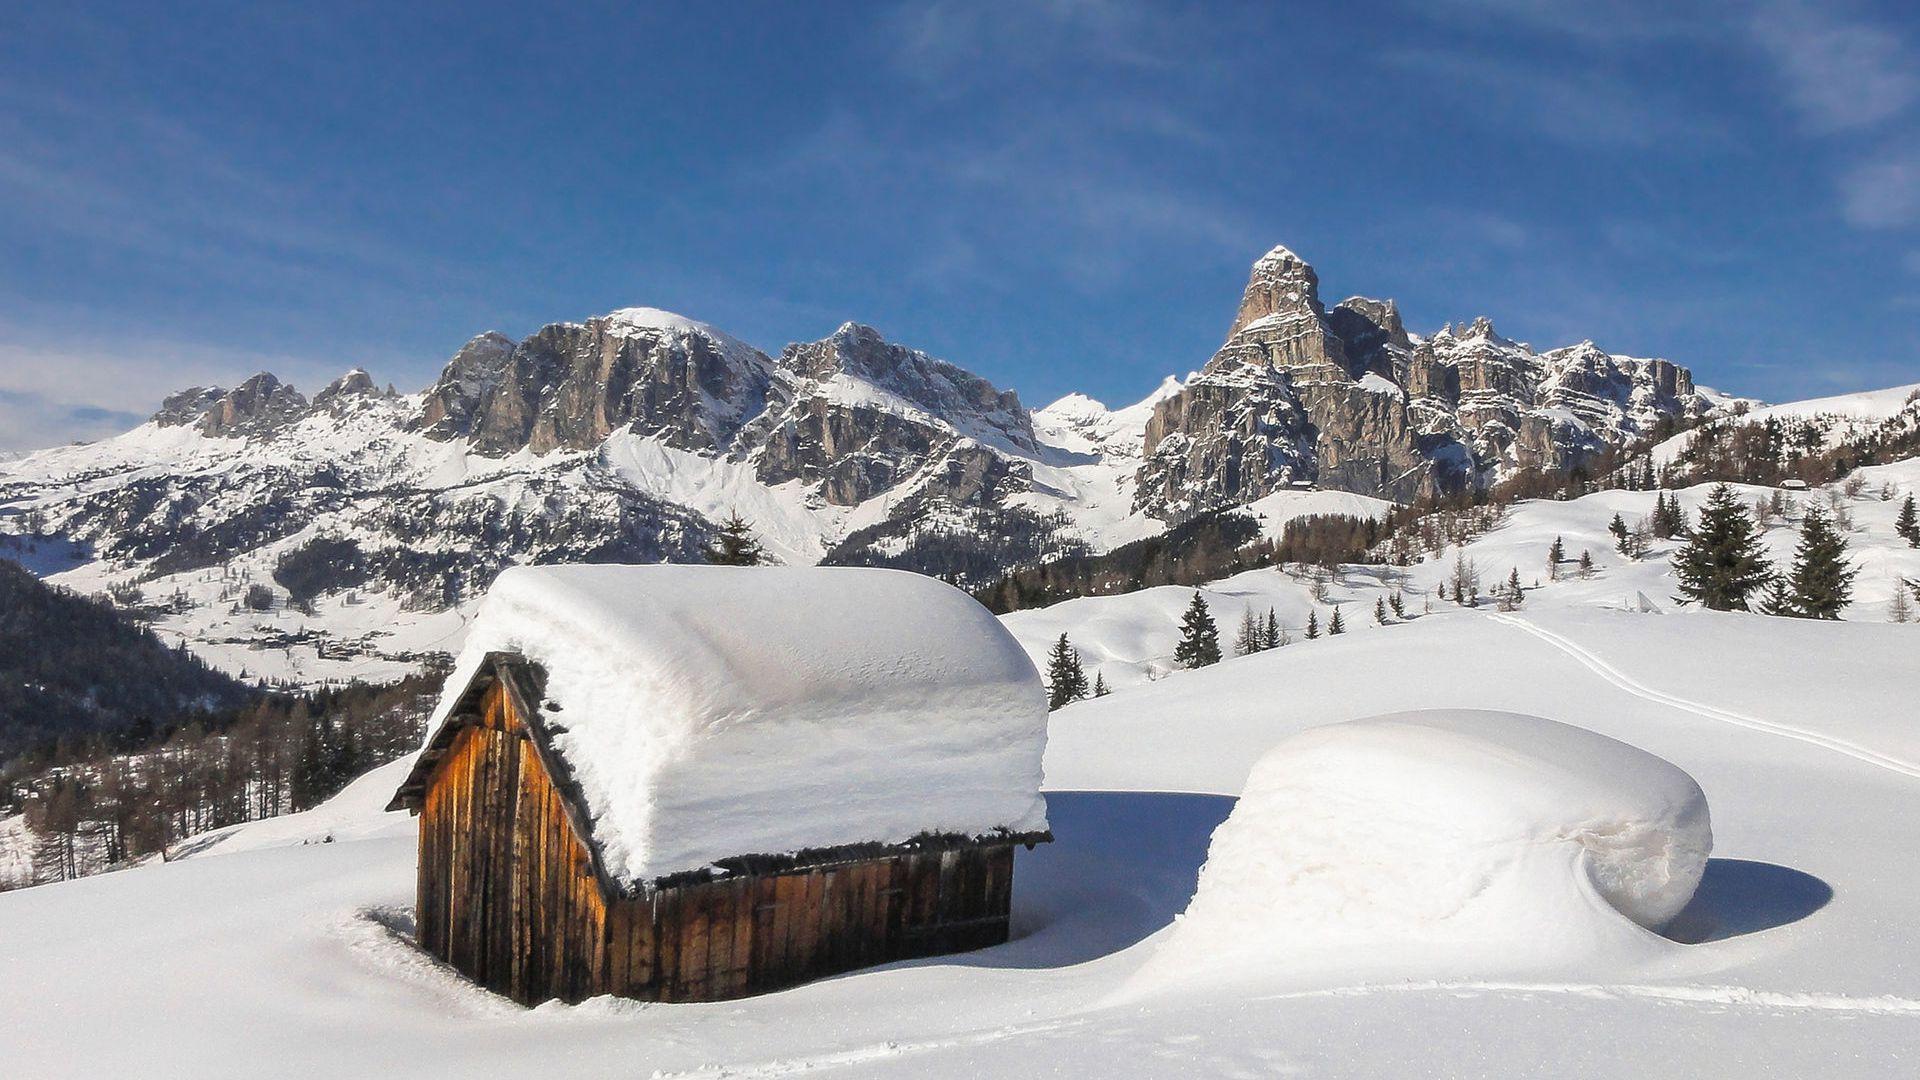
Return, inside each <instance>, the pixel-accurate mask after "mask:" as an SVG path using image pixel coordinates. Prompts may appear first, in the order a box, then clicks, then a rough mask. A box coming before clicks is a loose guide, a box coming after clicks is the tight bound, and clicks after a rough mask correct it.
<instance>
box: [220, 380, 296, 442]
mask: <svg viewBox="0 0 1920 1080" xmlns="http://www.w3.org/2000/svg"><path fill="white" fill-rule="evenodd" d="M306 408H307V399H306V398H305V397H304V396H302V395H301V393H300V391H298V390H295V389H294V388H293V387H291V386H288V385H287V384H285V383H283V382H281V381H280V380H279V379H278V378H276V377H275V376H274V375H273V373H272V372H268V371H262V372H260V373H259V374H257V375H254V376H253V377H252V378H249V379H248V380H247V381H246V382H243V383H241V384H240V385H239V386H236V387H234V388H233V389H232V390H229V391H227V392H226V393H225V394H222V395H221V396H220V398H219V400H217V401H215V402H214V403H213V405H212V406H211V407H210V408H208V409H207V411H206V413H205V414H204V415H203V416H202V417H201V418H200V430H201V431H202V432H203V433H205V434H208V435H216V436H246V435H258V434H263V433H265V432H267V431H270V430H271V429H273V428H275V427H278V426H279V425H281V424H283V423H285V422H287V421H289V420H293V419H297V418H298V417H299V416H300V414H302V413H304V412H305V411H306Z"/></svg>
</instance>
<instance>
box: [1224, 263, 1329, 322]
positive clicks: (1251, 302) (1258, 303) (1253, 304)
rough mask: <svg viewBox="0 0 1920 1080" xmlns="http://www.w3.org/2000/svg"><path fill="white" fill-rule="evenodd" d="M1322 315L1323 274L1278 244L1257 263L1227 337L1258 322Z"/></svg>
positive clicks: (1316, 317)
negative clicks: (1321, 287)
mask: <svg viewBox="0 0 1920 1080" xmlns="http://www.w3.org/2000/svg"><path fill="white" fill-rule="evenodd" d="M1322 315H1323V312H1322V309H1321V306H1320V276H1319V275H1318V274H1316V273H1314V270H1313V267H1312V266H1311V265H1310V264H1309V263H1308V262H1307V261H1306V260H1305V259H1302V258H1301V257H1300V256H1298V255H1295V254H1294V253H1293V252H1292V251H1291V250H1289V249H1288V248H1286V247H1284V246H1277V247H1275V248H1274V249H1273V250H1272V251H1269V252H1267V253H1266V254H1265V255H1262V256H1261V257H1260V258H1259V259H1258V260H1257V261H1255V262H1254V264H1253V271H1252V273H1250V274H1249V275H1248V276H1247V287H1246V290H1245V292H1243V293H1242V294H1241V297H1240V308H1239V310H1238V311H1237V312H1235V313H1234V317H1233V325H1232V326H1231V327H1229V328H1228V330H1227V339H1228V340H1229V341H1231V340H1232V339H1233V338H1234V337H1235V336H1237V335H1238V334H1239V333H1240V332H1241V331H1242V330H1245V329H1247V328H1248V327H1249V326H1253V325H1254V324H1256V323H1264V322H1266V321H1268V320H1284V321H1288V322H1298V321H1306V320H1314V321H1317V320H1319V319H1320V318H1321V317H1322Z"/></svg>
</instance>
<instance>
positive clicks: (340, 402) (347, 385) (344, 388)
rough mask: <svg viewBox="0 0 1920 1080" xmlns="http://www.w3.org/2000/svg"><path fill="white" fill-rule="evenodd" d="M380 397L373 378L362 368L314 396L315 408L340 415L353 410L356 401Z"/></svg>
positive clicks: (336, 380) (329, 384) (338, 379)
mask: <svg viewBox="0 0 1920 1080" xmlns="http://www.w3.org/2000/svg"><path fill="white" fill-rule="evenodd" d="M379 395H380V391H379V389H378V388H377V387H375V386H374V385H373V376H371V375H369V374H367V373H366V371H365V370H364V369H362V368H354V369H353V370H352V371H349V372H347V373H346V374H345V375H342V376H340V377H339V378H337V379H335V380H333V381H332V382H330V383H328V384H327V385H326V388H325V389H323V390H321V391H320V392H319V393H317V394H315V395H313V407H314V408H316V409H326V410H327V411H329V412H332V413H335V414H338V413H340V412H342V411H344V410H347V409H350V408H352V407H353V403H354V402H356V401H360V400H363V399H366V398H372V397H378V396H379Z"/></svg>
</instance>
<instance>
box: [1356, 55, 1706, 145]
mask: <svg viewBox="0 0 1920 1080" xmlns="http://www.w3.org/2000/svg"><path fill="white" fill-rule="evenodd" d="M1381 60H1382V62H1383V63H1386V64H1388V65H1390V66H1392V67H1396V68H1399V69H1401V70H1402V71H1407V72H1413V73H1416V74H1418V75H1420V76H1422V77H1425V78H1427V79H1430V80H1432V83H1433V86H1434V89H1435V91H1436V92H1439V93H1449V94H1453V95H1455V96H1458V97H1461V98H1464V99H1466V100H1467V101H1468V102H1469V104H1470V106H1471V108H1472V110H1473V114H1474V115H1475V116H1477V117H1479V118H1480V119H1482V120H1483V121H1485V122H1487V123H1488V124H1490V125H1492V126H1495V127H1498V128H1502V129H1505V130H1513V129H1515V128H1516V127H1518V128H1524V129H1526V130H1531V131H1534V132H1537V133H1539V134H1542V135H1546V136H1548V137H1550V138H1553V139H1555V140H1558V141H1560V142H1563V143H1567V144H1569V145H1574V146H1584V147H1601V148H1618V147H1622V146H1651V145H1654V144H1657V143H1662V142H1676V141H1679V140H1682V139H1686V140H1695V141H1698V140H1707V139H1712V138H1714V137H1715V135H1716V132H1717V128H1716V127H1715V126H1714V125H1712V124H1711V123H1708V122H1707V121H1706V120H1704V119H1702V118H1699V117H1696V116H1694V115H1693V114H1691V113H1690V112H1689V111H1688V110H1686V109H1684V108H1681V107H1680V106H1679V105H1678V104H1677V103H1675V102H1671V101H1664V100H1661V99H1660V98H1659V97H1657V96H1655V95H1654V94H1653V93H1652V92H1650V91H1649V90H1648V89H1646V88H1645V87H1644V86H1642V85H1640V84H1637V83H1636V82H1634V81H1633V80H1631V79H1628V78H1625V77H1623V76H1620V75H1616V74H1614V73H1612V72H1611V71H1609V70H1607V69H1605V68H1602V67H1598V66H1593V67H1585V68H1579V67H1575V68H1569V67H1565V66H1560V65H1548V64H1545V63H1542V62H1538V61H1536V60H1533V59H1531V58H1521V57H1514V56H1494V55H1490V54H1479V53H1473V52H1463V51H1458V50H1453V49H1397V50H1392V51H1389V52H1386V53H1384V54H1382V57H1381Z"/></svg>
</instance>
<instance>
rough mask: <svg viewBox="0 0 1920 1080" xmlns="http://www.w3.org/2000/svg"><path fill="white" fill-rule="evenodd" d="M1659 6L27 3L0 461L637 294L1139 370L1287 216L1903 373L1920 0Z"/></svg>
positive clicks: (1655, 328) (1100, 387) (1081, 373)
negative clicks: (270, 385)
mask: <svg viewBox="0 0 1920 1080" xmlns="http://www.w3.org/2000/svg"><path fill="white" fill-rule="evenodd" d="M1670 6H1679V5H1648V6H1647V7H1645V8H1644V9H1641V10H1635V9H1632V8H1629V7H1621V6H1618V5H1600V4H1572V3H1569V4H1559V3H1528V2H1525V0H1457V2H1435V0H1424V2H1419V3H1407V4H1394V3H1379V4H1355V5H1324V4H1301V5H1286V6H1282V5H1272V4H1247V5H1233V4H1211V5H1187V4H1152V3H1145V2H1132V0H1036V2H1028V3H1019V4H994V3H961V2H952V0H946V2H934V3H920V4H899V3H876V4H854V3H820V4H811V3H803V4H772V3H769V4H760V3H744V2H737V3H731V4H711V5H706V4H671V5H664V4H663V5H659V6H648V5H642V4H569V5H554V7H555V8H556V9H559V8H564V10H555V11H548V10H542V6H540V5H528V4H498V5H492V4H487V3H479V2H472V3H464V4H458V5H452V4H449V5H446V6H434V5H427V4H409V5H396V4H387V3H377V4H364V5H356V4H347V3H328V4H314V5H304V6H294V5H265V4H253V3H248V4H222V3H195V4H173V5H163V4H152V3H126V4H89V3H63V4H23V5H6V6H5V7H4V8H0V246H3V247H4V250H5V252H6V257H5V258H4V259H0V449H4V448H15V449H18V448H21V447H25V446H30V445H39V444H44V443H47V442H53V441H59V440H62V439H67V438H79V437H92V436H97V435H100V434H104V433H107V432H110V431H113V430H116V429H117V428H119V427H122V426H124V425H126V424H128V423H129V422H131V421H132V420H134V419H137V418H138V417H139V416H141V415H144V414H145V413H146V412H149V411H151V409H152V408H153V407H154V405H155V403H156V402H157V401H158V399H159V397H160V396H161V395H162V394H163V393H165V392H166V391H167V390H168V389H171V388H176V387H178V386H183V385H188V384H192V383H196V382H221V383H231V382H232V381H235V380H237V379H239V378H243V377H244V376H245V375H247V374H249V373H250V372H252V371H255V370H259V369H262V368H266V369H271V370H274V371H276V372H277V373H279V374H280V375H281V376H282V377H283V378H288V379H290V380H292V381H294V382H295V383H297V384H299V385H301V386H302V387H303V388H304V389H307V390H308V391H311V390H313V389H315V388H317V387H318V386H319V385H320V384H321V383H323V382H324V381H325V380H327V379H329V378H331V377H332V376H333V375H335V374H337V373H338V372H340V371H342V370H345V369H346V368H348V367H351V366H355V365H360V366H365V367H367V368H369V369H371V370H372V371H373V373H374V375H375V376H376V377H377V378H379V379H382V380H385V381H391V382H393V383H395V384H396V385H398V386H399V387H401V388H402V389H407V390H411V389H417V388H418V387H420V386H423V385H425V384H426V383H427V382H428V381H429V380H431V378H432V377H433V375H434V374H435V373H436V372H437V370H438V368H439V366H440V365H441V364H442V363H443V362H444V360H445V358H446V357H447V356H449V355H450V354H451V353H452V352H453V351H454V350H455V349H456V348H457V347H458V346H459V345H460V343H461V342H463V341H464V340H466V339H467V338H468V337H470V336H471V335H473V334H474V333H477V332H479V331H481V330H485V329H491V328H498V329H501V330H505V331H507V332H509V333H511V334H514V335H516V336H518V335H522V334H525V333H528V332H531V331H532V330H534V329H535V328H537V327H538V326H539V325H541V324H543V323H546V322H551V321H556V320H561V319H577V318H581V317H585V316H587V315H590V314H595V313H600V312H604V311H606V310H609V309H612V308H614V307H620V306H626V305H633V304H647V305H652V306H656V307H664V308H669V309H672V310H675V311H680V312H682V313H685V314H688V315H691V316H694V317H697V318H702V319H706V320H708V321H710V322H713V323H716V324H718V325H720V326H721V327H723V328H726V329H728V330H730V331H732V332H734V333H735V334H738V335H739V336H741V337H744V338H746V339H747V340H749V341H751V342H753V343H755V344H757V345H759V346H761V347H762V348H764V349H767V350H768V351H770V352H777V351H778V349H779V348H780V347H781V346H782V345H783V344H785V343H786V342H788V341H793V340H804V339H811V338H817V337H820V336H823V335H825V334H826V333H828V332H829V331H831V330H832V329H833V327H834V326H836V325H838V324H839V323H840V322H841V321H843V320H846V319H858V320H860V321H863V322H868V323H871V324H873V325H875V326H877V327H879V328H880V329H881V330H882V331H883V332H884V333H886V334H887V335H888V336H889V337H890V338H893V339H896V340H900V341H904V342H907V343H909V344H912V345H914V346H917V347H919V348H923V349H926V350H927V351H929V352H932V353H934V354H935V355H938V356H943V357H945V358H947V359H950V360H953V361H955V362H956V363H959V364H962V365H964V366H966V367H969V368H972V369H973V370H976V371H978V372H980V373H981V374H983V375H985V376H987V377H989V378H991V379H993V380H994V381H995V382H997V383H1000V384H1002V385H1008V386H1012V387H1014V388H1015V389H1017V390H1019V391H1020V393H1021V396H1022V398H1023V400H1025V401H1027V402H1028V403H1029V404H1033V405H1036V406H1037V405H1040V404H1044V403H1045V402H1047V401H1049V400H1051V399H1053V398H1054V397H1056V396H1058V395H1060V394H1062V393H1065V392H1067V391H1070V390H1084V391H1086V392H1088V393H1091V394H1093V395H1095V396H1097V397H1100V398H1102V399H1104V400H1107V401H1109V402H1110V403H1116V404H1117V403H1124V402H1127V401H1130V400H1133V399H1135V398H1138V397H1140V396H1142V395H1144V394H1145V393H1146V392H1147V391H1148V390H1149V389H1151V388H1152V386H1153V385H1154V384H1155V383H1157V382H1158V381H1159V379H1160V377H1161V376H1163V375H1165V374H1167V373H1170V372H1178V373H1184V372H1186V371H1188V370H1190V369H1192V368H1195V367H1198V366H1199V365H1200V364H1201V363H1203V362H1204V361H1205V360H1206V358H1207V356H1208V355H1209V354H1210V353H1211V352H1212V350H1213V349H1214V348H1215V347H1216V346H1217V345H1218V344H1219V341H1220V338H1221V336H1222V335H1223V334H1224V332H1225V330H1226V327H1227V323H1228V321H1229V319H1230V317H1231V314H1232V309H1233V306H1234V303H1235V301H1236V300H1237V298H1238V294H1239V290H1240V288H1241V285H1242V284H1243V282H1244V280H1245V275H1246V270H1247V266H1248V264H1249V263H1251V262H1252V260H1253V259H1254V258H1256V257H1257V256H1258V255H1259V254H1260V253H1261V252H1263V251H1265V250H1266V249H1267V248H1268V247H1270V246H1272V245H1273V244H1275V243H1285V244H1287V245H1288V246H1290V247H1292V248H1293V249H1294V250H1296V251H1298V252H1300V253H1301V254H1302V255H1303V256H1305V257H1306V258H1307V259H1309V260H1310V261H1312V262H1313V263H1314V264H1315V266H1316V267H1317V268H1318V269H1319V271H1320V276H1321V281H1322V287H1323V291H1324V292H1325V293H1326V295H1327V298H1328V299H1329V301H1331V300H1335V299H1338V298H1340V297H1342V296H1346V295H1349V294H1352V293H1366V294H1369V295H1375V296H1391V297H1395V298H1397V299H1398V300H1399V301H1400V304H1401V308H1402V311H1403V312H1404V313H1405V314H1406V316H1407V319H1408V322H1409V324H1410V326H1411V327H1412V328H1413V329H1415V330H1422V331H1430V330H1433V329H1436V328H1437V327H1438V326H1439V325H1440V324H1442V323H1444V322H1448V321H1456V320H1460V319H1465V318H1470V317H1472V316H1474V315H1478V314H1487V315H1490V316H1491V317H1492V318H1493V319H1494V321H1495V323H1496V325H1498V326H1499V328H1500V329H1501V331H1502V332H1503V333H1505V334H1507V335H1508V336H1510V337H1516V338H1521V339H1524V340H1530V341H1533V342H1534V343H1535V344H1537V345H1541V346H1547V345H1558V344H1565V343H1568V342H1571V341H1576V340H1579V339H1581V338H1588V337H1590V338H1593V339H1594V340H1596V341H1598V342H1599V343H1600V344H1601V345H1602V346H1603V347H1605V348H1608V349H1611V350H1614V351H1624V352H1632V353H1636V354H1643V355H1645V354H1655V355H1663V356H1669V357H1671V358H1673V359H1674V360H1677V361H1679V362H1681V363H1684V364H1688V365H1690V366H1691V367H1693V368H1694V370H1695V372H1696V375H1697V377H1699V378H1700V379H1701V380H1702V381H1705V382H1710V383H1712V384H1714V385H1717V386H1720V387H1721V388H1723V389H1727V390H1733V391H1738V392H1743V393H1749V394H1754V395H1758V396H1762V397H1766V398H1769V399H1775V400H1779V399H1785V398H1789V397H1802V396H1808V395H1813V394H1821V393H1830V392H1837V391H1842V390H1848V389H1859V388H1865V387H1870V386H1880V385H1888V384H1893V383H1899V382H1907V381H1913V380H1920V24H1917V22H1920V20H1917V18H1916V15H1915V13H1914V11H1913V9H1912V6H1911V5H1910V4H1902V3H1884V4H1879V5H1876V4H1873V3H1868V2H1864V0H1863V2H1860V3H1857V4H1853V5H1845V4H1821V5H1817V6H1816V5H1812V4H1802V3H1795V2H1771V0H1769V2H1755V3H1741V4H1728V5H1724V6H1720V7H1717V8H1713V9H1712V10H1711V11H1708V10H1706V6H1705V5H1696V6H1690V7H1693V8H1695V9H1696V10H1694V11H1693V12H1692V13H1690V14H1686V15H1675V14H1672V13H1671V12H1668V11H1666V10H1665V9H1666V8H1667V7H1670ZM402 8H404V9H405V10H398V9H402ZM1336 9H1337V10H1336Z"/></svg>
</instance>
